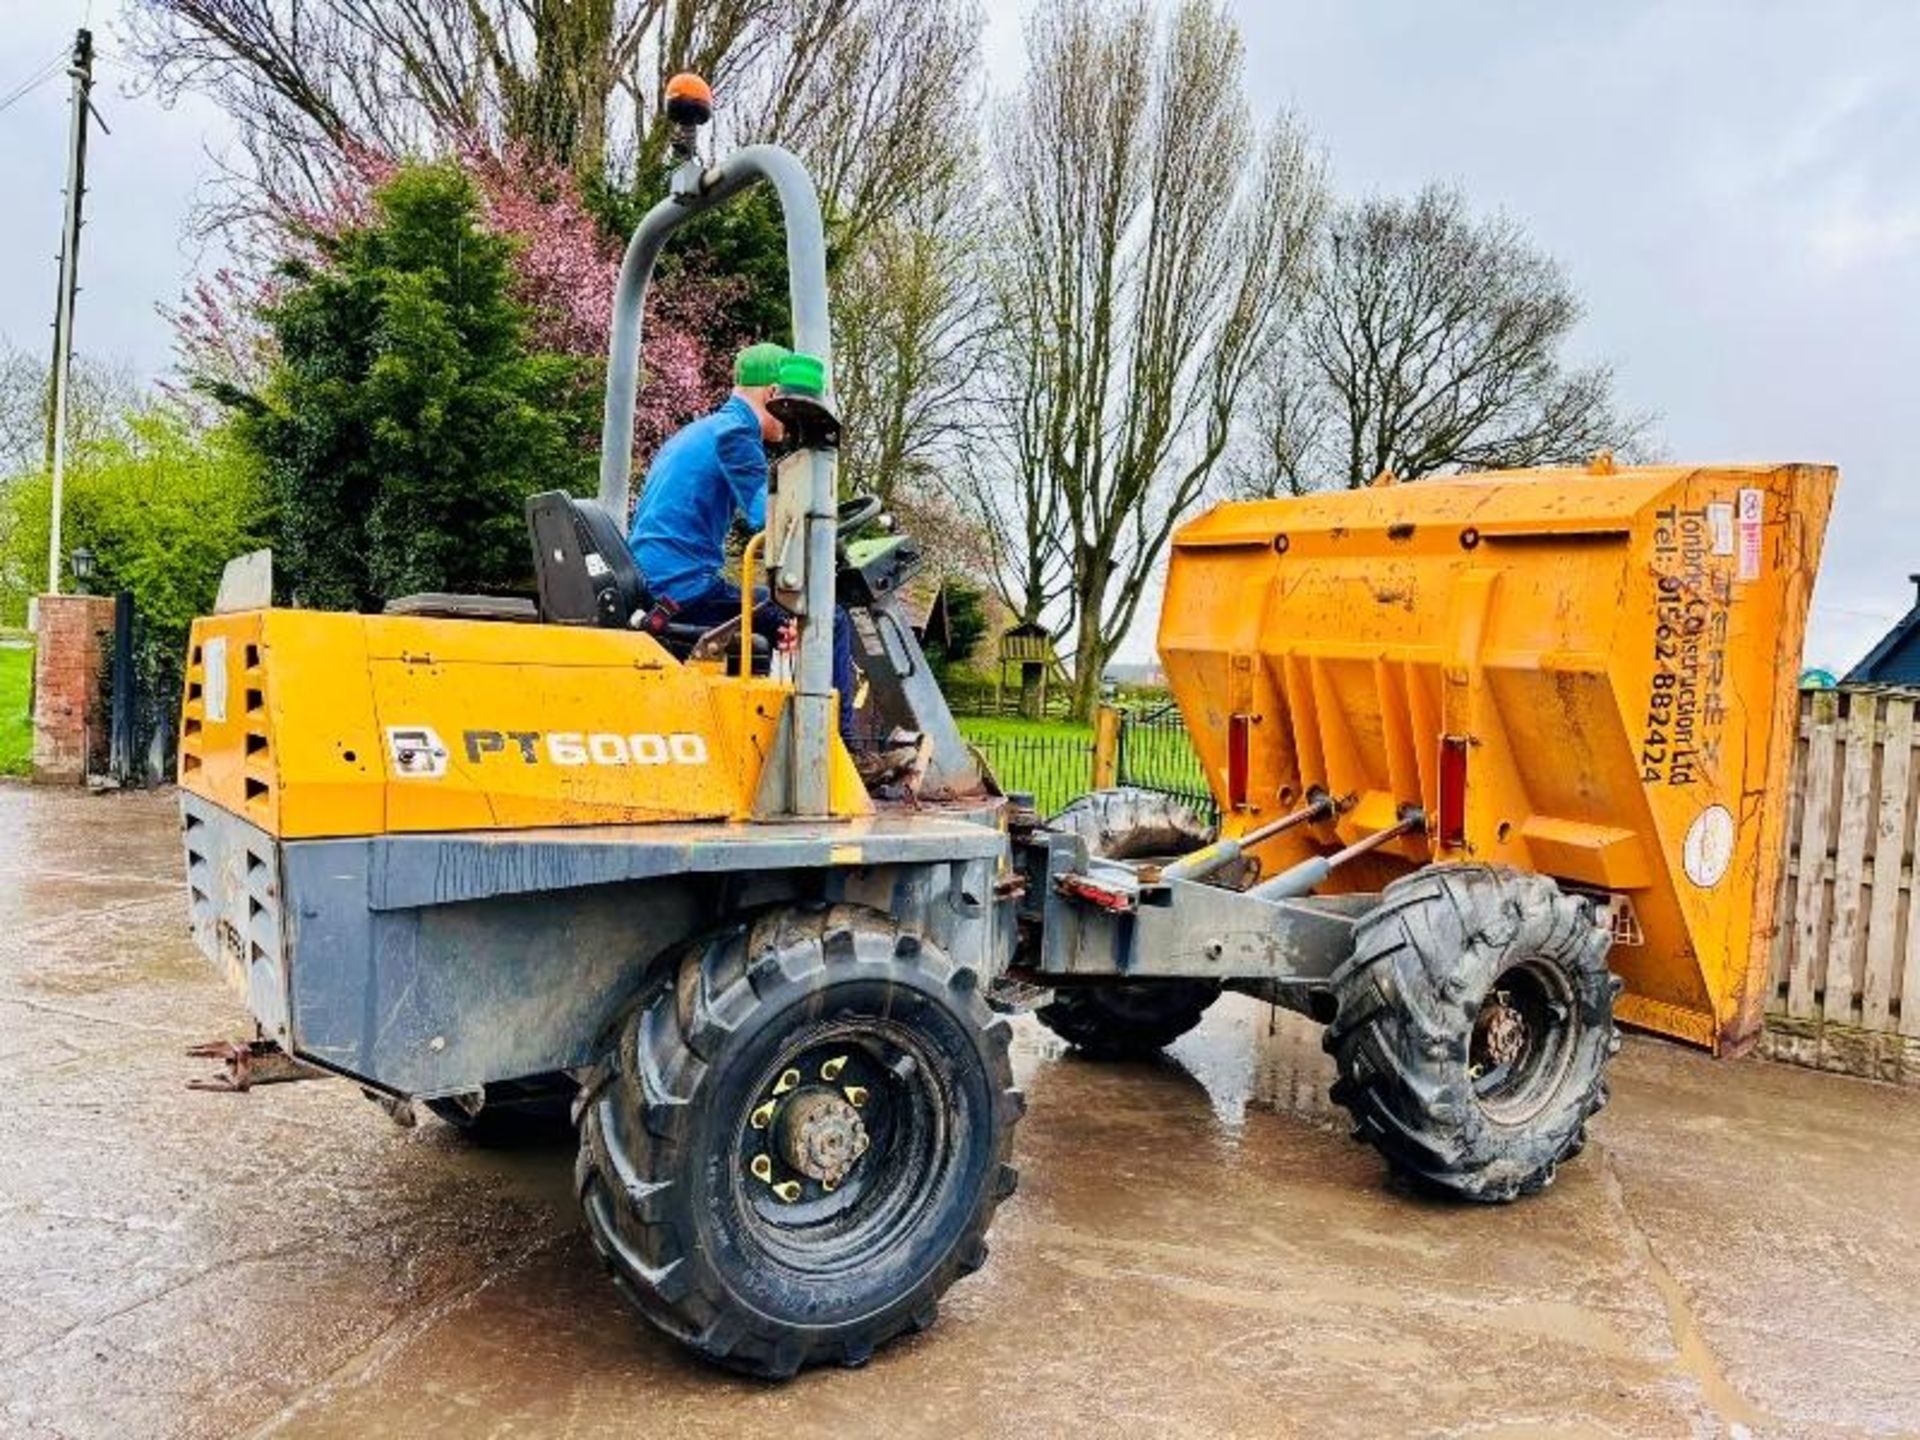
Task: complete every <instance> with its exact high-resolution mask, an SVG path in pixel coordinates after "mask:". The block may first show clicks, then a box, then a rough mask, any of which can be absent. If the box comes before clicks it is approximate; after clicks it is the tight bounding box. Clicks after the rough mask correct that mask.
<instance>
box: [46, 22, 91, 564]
mask: <svg viewBox="0 0 1920 1440" xmlns="http://www.w3.org/2000/svg"><path fill="white" fill-rule="evenodd" d="M67 74H68V75H70V76H72V77H73V100H72V116H71V119H70V120H69V123H68V132H67V215H66V223H65V226H64V227H63V228H62V230H61V232H60V293H59V295H58V296H57V297H56V298H55V302H54V310H53V377H52V384H53V406H52V409H53V435H52V439H51V442H50V443H49V445H48V446H47V449H48V452H49V455H48V464H49V466H50V467H51V469H52V470H53V523H52V524H51V525H50V526H49V527H48V534H49V538H48V541H47V593H48V594H49V595H58V594H59V593H60V492H61V489H62V488H63V486H64V484H65V482H66V478H67V382H68V380H69V378H70V375H71V372H72V369H73V300H74V296H75V294H76V293H77V292H78V290H79V288H80V207H81V202H82V201H83V200H84V199H85V197H86V193H87V116H88V114H89V112H90V111H91V110H92V108H93V100H92V93H93V32H92V31H91V30H87V29H84V28H83V29H81V30H79V31H78V32H77V33H76V34H75V35H74V37H73V62H72V63H71V64H70V65H68V67H67ZM103 128H104V127H103Z"/></svg>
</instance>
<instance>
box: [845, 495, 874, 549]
mask: <svg viewBox="0 0 1920 1440" xmlns="http://www.w3.org/2000/svg"><path fill="white" fill-rule="evenodd" d="M884 508H885V507H884V506H882V505H881V503H880V497H879V496H878V495H849V496H848V497H847V498H846V499H844V500H842V501H841V502H840V514H839V518H838V519H837V520H835V521H834V532H835V533H836V534H837V535H838V536H839V537H840V538H841V539H842V540H845V539H846V538H847V537H848V536H849V535H853V534H855V533H856V532H858V531H859V530H860V528H861V527H862V526H865V525H871V524H872V523H873V522H874V521H875V520H877V519H879V518H880V512H881V510H882V509H884Z"/></svg>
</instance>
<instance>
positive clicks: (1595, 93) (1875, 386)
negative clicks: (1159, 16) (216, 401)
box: [0, 0, 1920, 668]
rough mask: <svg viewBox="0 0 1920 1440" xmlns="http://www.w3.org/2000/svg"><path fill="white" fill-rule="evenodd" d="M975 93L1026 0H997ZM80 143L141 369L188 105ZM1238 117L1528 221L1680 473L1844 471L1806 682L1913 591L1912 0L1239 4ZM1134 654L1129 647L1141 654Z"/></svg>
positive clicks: (8, 188)
mask: <svg viewBox="0 0 1920 1440" xmlns="http://www.w3.org/2000/svg"><path fill="white" fill-rule="evenodd" d="M88 8H89V7H88V4H87V0H0V14H3V15H4V16H5V19H6V22H7V23H6V25H5V27H4V31H0V98H3V97H4V96H5V95H6V94H8V93H9V92H10V91H11V90H12V89H13V88H14V86H15V84H16V83H17V82H18V81H19V80H22V79H24V78H26V77H27V76H28V75H30V74H31V73H32V72H33V71H35V70H36V69H38V68H39V67H40V65H41V63H42V62H43V61H45V60H47V59H49V58H50V57H51V56H52V55H53V54H54V53H55V52H56V51H58V50H60V49H62V48H63V47H64V46H66V45H67V44H68V43H69V42H70V40H71V38H72V30H73V27H74V26H75V25H76V24H78V23H80V22H81V20H82V19H83V18H85V15H86V13H87V11H88ZM988 8H989V10H990V12H991V23H990V26H989V32H988V44H987V48H988V58H989V64H990V68H991V70H992V72H993V74H994V77H995V79H996V81H998V82H1000V83H1002V84H1010V83H1012V80H1013V78H1014V77H1015V76H1016V75H1017V74H1018V72H1019V69H1020V56H1021V44H1020V20H1019V17H1020V14H1021V13H1022V11H1023V9H1024V8H1025V7H1024V6H1023V5H1021V4H1010V3H1007V0H988ZM93 9H94V10H95V12H96V13H95V15H94V20H95V29H96V32H97V33H98V34H99V37H100V41H101V45H102V48H103V50H104V52H105V54H106V56H107V57H108V63H105V64H103V65H102V66H101V67H100V75H101V82H102V83H101V85H100V88H99V91H98V92H97V96H98V102H99V105H100V108H101V110H102V111H103V112H104V113H105V115H106V117H107V123H108V124H109V125H111V126H112V127H113V133H112V134H111V135H108V136H96V142H95V145H94V147H93V150H92V151H91V153H90V156H89V181H90V183H89V194H88V197H87V207H88V218H89V226H88V232H87V238H86V243H85V247H84V249H83V264H82V284H83V287H84V289H83V293H82V296H81V300H80V314H79V321H78V330H77V334H78V343H79V346H80V348H81V349H82V350H83V351H85V352H88V353H92V354H98V355H107V356H118V357H124V358H126V359H128V360H130V361H132V362H133V363H134V364H135V365H136V366H137V367H139V368H140V369H141V370H142V371H144V372H148V373H152V372H157V371H159V370H161V369H163V368H164V367H165V365H166V364H167V360H168V335H167V330H166V326H165V324H164V322H163V321H161V320H160V318H159V317H158V316H157V315H156V314H155V313H154V306H155V304H156V303H157V302H162V301H166V300H169V299H172V298H173V297H175V296H177V295H178V294H179V292H180V289H181V286H182V284H183V282H184V280H185V278H186V277H187V275H188V274H189V273H190V272H191V270H192V268H193V266H194V265H195V263H196V262H197V261H198V260H199V258H200V255H201V250H200V247H199V246H198V244H197V243H196V242H194V241H192V240H190V239H189V238H187V237H185V236H184V234H183V221H184V219H185V217H186V214H187V212H188V209H189V207H190V205H191V203H192V199H193V196H194V193H195V191H196V189H197V187H199V186H200V185H201V184H202V182H203V181H204V180H205V178H206V176H207V175H208V173H209V172H210V169H211V163H210V161H209V160H208V158H207V152H208V151H209V149H212V150H218V149H220V148H222V147H223V146H224V145H226V144H227V143H228V141H227V134H226V131H225V129H224V126H223V123H222V120H221V117H220V116H219V115H218V114H217V112H214V111H213V110H212V109H211V107H209V106H207V105H205V104H204V103H203V102H197V101H194V100H192V99H186V100H183V101H182V102H181V103H180V104H179V105H178V106H177V107H176V108H174V109H172V110H166V109H162V108H161V107H160V106H159V105H158V104H157V103H156V102H155V101H154V100H153V99H151V98H139V99H134V98H129V97H125V96H123V95H121V94H120V93H118V92H119V90H120V88H121V87H122V85H123V84H124V83H125V82H126V80H127V79H128V78H129V75H128V72H127V71H126V70H125V69H124V68H122V67H120V66H118V65H116V64H115V63H113V60H112V57H114V56H115V55H116V54H118V53H119V49H120V47H119V45H118V43H117V36H116V34H115V31H114V25H113V24H112V17H113V15H114V13H115V7H114V6H113V5H111V4H110V3H109V0H97V3H96V4H95V5H94V6H93ZM1237 9H1238V13H1239V16H1240V19H1241V23H1242V25H1243V27H1244V29H1245V32H1246V37H1247V46H1248V51H1249V62H1250V63H1249V73H1250V75H1251V76H1252V77H1253V82H1252V89H1253V94H1254V98H1255V101H1256V103H1257V104H1258V105H1260V106H1261V107H1262V108H1263V109H1273V108H1277V107H1280V106H1289V107H1291V108H1292V109H1294V110H1295V111H1296V112H1297V113H1298V114H1299V115H1300V116H1301V117H1302V118H1304V119H1305V120H1306V122H1307V123H1308V125H1309V126H1310V127H1311V128H1312V129H1313V131H1314V132H1315V133H1316V135H1317V136H1318V137H1319V139H1320V141H1321V143H1322V144H1323V145H1324V146H1325V147H1326V150H1327V153H1328V156H1329V158H1330V160H1331V162H1332V166H1333V172H1334V177H1335V180H1336V183H1337V184H1338V186H1339V188H1340V189H1341V190H1342V191H1343V192H1345V193H1349V194H1360V193H1367V192H1372V191H1387V192H1404V191H1409V190H1412V189H1415V188H1417V187H1418V186H1419V185H1421V184H1423V183H1425V182H1426V181H1429V180H1444V181H1449V182H1453V183H1457V184H1459V185H1460V186H1462V187H1463V188H1464V189H1465V190H1466V191H1467V193H1468V194H1469V196H1470V197H1471V198H1472V200H1473V201H1474V203H1475V204H1477V205H1479V206H1482V207H1486V208H1495V207H1498V208H1502V209H1505V210H1506V211H1508V212H1509V213H1511V214H1512V215H1513V216H1515V217H1516V218H1518V219H1520V220H1521V221H1523V222H1524V223H1525V224H1526V225H1527V227H1528V228H1529V229H1530V230H1531V231H1532V233H1533V235H1534V236H1535V237H1536V238H1537V239H1538V240H1539V242H1540V243H1541V244H1542V245H1543V246H1544V247H1545V248H1546V249H1547V250H1549V251H1550V252H1551V253H1552V254H1554V255H1555V256H1557V257H1558V258H1559V260H1560V261H1561V263H1562V264H1563V265H1564V266H1565V267H1566V269H1567V271H1568V272H1569V274H1570V275H1571V276H1572V279H1573V281H1574V283H1575V285H1576V287H1577V288H1578V290H1579V291H1580V293H1581V294H1582V295H1583V296H1584V297H1585V298H1586V301H1587V309H1588V314H1587V319H1586V322H1585V324H1584V326H1583V327H1582V329H1581V332H1580V335H1579V341H1578V355H1579V358H1582V359H1587V358H1603V359H1606V360H1608V361H1611V362H1612V363H1613V365H1614V366H1615V368H1616V370H1617V372H1618V376H1619V387H1620V394H1621V398H1622V400H1623V402H1624V403H1625V404H1626V405H1628V406H1629V407H1632V408H1644V409H1650V410H1654V411H1657V412H1659V414H1660V417H1661V418H1660V423H1659V441H1660V444H1661V445H1662V447H1663V448H1664V450H1665V452H1666V453H1667V454H1668V455H1669V456H1670V457H1671V458H1672V459H1674V460H1676V461H1710V460H1821V461H1832V462H1835V463H1837V464H1838V465H1840V467H1841V469H1842V476H1843V478H1842V483H1841V490H1840V495H1839V499H1838V502H1837V504H1836V507H1835V512H1834V517H1833V523H1832V526H1831V528H1830V529H1829V531H1828V536H1827V550H1826V559H1825V563H1824V565H1823V567H1822V577H1821V582H1820V586H1819V589H1818V591H1817V593H1816V598H1815V611H1814V615H1813V621H1812V630H1811V637H1810V640H1809V643H1808V648H1807V659H1808V662H1809V663H1814V664H1824V665H1828V666H1830V667H1834V668H1841V667H1844V666H1845V665H1847V664H1849V663H1851V662H1852V661H1853V660H1855V659H1857V658H1858V657H1859V655H1860V654H1861V653H1862V652H1863V651H1864V650H1865V649H1866V648H1867V647H1868V646H1869V645H1870V644H1871V643H1872V641H1873V640H1874V639H1875V638H1876V637H1877V636H1878V635H1879V633H1880V632H1881V631H1882V630H1883V629H1884V628H1885V627H1886V625H1887V624H1888V623H1889V622H1890V621H1892V620H1893V619H1895V618H1897V617H1898V616H1899V615H1900V614H1901V613H1903V612H1904V611H1905V609H1906V608H1907V605H1908V603H1909V601H1910V598H1911V595H1912V587H1911V586H1909V585H1908V583H1907V580H1906V575H1907V573H1908V572H1909V571H1910V570H1920V544H1916V543H1915V541H1914V538H1913V537H1914V536H1915V534H1916V532H1920V487H1916V485H1915V484H1914V483H1913V481H1912V480H1910V479H1909V478H1907V477H1906V476H1905V474H1904V468H1903V467H1904V462H1902V461H1901V460H1900V458H1899V453H1900V448H1901V447H1902V445H1903V444H1904V443H1905V440H1904V439H1903V437H1904V435H1905V431H1904V429H1903V428H1902V427H1903V426H1904V425H1906V424H1908V423H1910V422H1911V421H1912V419H1913V418H1914V414H1915V410H1916V408H1917V407H1916V406H1915V405H1914V404H1913V403H1912V401H1911V398H1910V397H1912V396H1913V395H1914V393H1915V377H1916V375H1920V167H1917V166H1916V165H1915V164H1914V162H1913V156H1914V155H1916V154H1920V88H1916V87H1915V86H1913V84H1912V83H1911V81H1910V80H1908V79H1906V77H1905V76H1904V74H1903V70H1904V68H1905V67H1906V66H1908V65H1910V64H1911V60H1912V57H1913V56H1914V55H1916V54H1920V5H1911V4H1905V3H1898V0H1884V3H1879V4H1859V5H1846V4H1837V3H1832V0H1828V3H1822V4H1815V3H1812V0H1806V3H1800V4H1767V3H1763V0H1740V3H1717V4H1716V3H1704V0H1702V3H1682V0H1667V3H1660V0H1614V3H1610V4H1606V5H1582V6H1555V5H1543V4H1533V3H1525V4H1523V3H1517V0H1515V3H1509V4H1495V3H1486V0H1480V3H1465V0H1461V3H1440V0H1398V3H1392V0H1372V3H1362V0H1343V3H1338V4H1328V3H1324V0H1299V3H1293V0H1241V3H1240V4H1239V5H1238V7H1237ZM65 115H66V112H65V81H64V78H58V79H55V80H53V81H50V82H48V83H46V84H44V85H42V86H41V87H40V88H39V89H38V90H36V91H34V92H33V93H31V94H29V95H28V96H26V97H25V98H24V99H22V100H20V101H19V102H17V103H15V104H14V105H12V106H11V107H10V108H8V109H6V110H5V111H3V112H0V194H4V195H6V196H7V197H8V204H7V206H6V209H5V211H4V212H3V213H0V276H5V277H6V279H5V280H4V282H0V335H4V336H5V337H6V338H7V339H8V340H10V341H12V342H13V343H15V344H20V345H31V346H34V347H38V346H41V345H44V344H46V343H47V336H48V332H47V323H48V318H49V315H50V312H51V305H52V299H53V291H54V278H55V270H54V260H53V255H54V252H55V250H56V249H57V246H58V233H59V223H60V194H59V192H60V186H61V174H62V166H63V163H64V156H63V152H64V146H65V126H66V118H65ZM1127 648H1128V651H1129V652H1134V653H1137V652H1138V651H1140V650H1142V649H1144V646H1143V645H1140V644H1138V643H1136V644H1135V645H1129V646H1128V647H1127Z"/></svg>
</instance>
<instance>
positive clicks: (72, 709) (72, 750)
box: [33, 595, 113, 785]
mask: <svg viewBox="0 0 1920 1440" xmlns="http://www.w3.org/2000/svg"><path fill="white" fill-rule="evenodd" d="M37 609H38V614H39V633H38V634H37V635H36V637H35V640H36V647H35V650H34V656H33V778H34V779H35V780H36V781H44V782H47V783H49V784H67V785H80V784H84V783H86V778H87V775H88V773H89V772H95V773H104V772H105V770H106V768H107V742H108V739H109V738H110V737H109V735H108V729H107V706H106V660H107V655H108V653H109V652H110V651H111V649H112V647H113V597H112V596H111V595H42V596H41V597H40V599H39V601H38V602H37Z"/></svg>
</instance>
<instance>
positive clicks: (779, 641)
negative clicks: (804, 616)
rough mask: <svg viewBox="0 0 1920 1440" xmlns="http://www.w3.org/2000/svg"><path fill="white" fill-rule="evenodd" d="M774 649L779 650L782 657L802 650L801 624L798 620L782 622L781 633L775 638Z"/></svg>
mask: <svg viewBox="0 0 1920 1440" xmlns="http://www.w3.org/2000/svg"><path fill="white" fill-rule="evenodd" d="M773 648H774V649H776V650H778V651H779V652H780V653H781V654H782V655H791V654H793V652H794V651H796V650H798V649H799V648H800V622H799V621H798V620H782V621H781V622H780V633H779V634H777V635H776V636H775V637H774V640H773Z"/></svg>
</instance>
